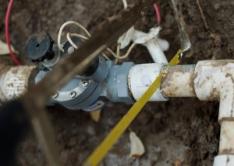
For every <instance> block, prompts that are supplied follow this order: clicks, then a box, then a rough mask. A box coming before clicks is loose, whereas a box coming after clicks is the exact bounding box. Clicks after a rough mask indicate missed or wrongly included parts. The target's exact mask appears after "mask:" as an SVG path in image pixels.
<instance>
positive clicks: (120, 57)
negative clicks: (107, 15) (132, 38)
mask: <svg viewBox="0 0 234 166" xmlns="http://www.w3.org/2000/svg"><path fill="white" fill-rule="evenodd" d="M123 1H125V2H126V0H123ZM126 4H127V2H126ZM70 24H74V25H76V26H78V27H79V28H81V29H82V30H83V31H84V32H85V33H86V35H87V37H86V36H84V35H81V34H78V33H67V35H66V37H67V40H68V42H69V43H70V44H71V45H72V47H74V48H75V49H78V47H77V45H76V44H75V43H74V42H73V41H72V39H71V36H76V37H79V38H81V39H84V40H88V39H89V37H91V34H90V33H89V31H88V30H87V29H86V28H85V27H84V26H83V25H81V24H80V23H78V22H75V21H67V22H65V23H64V24H63V25H62V26H61V27H60V29H59V32H58V38H57V43H58V48H59V49H60V50H61V51H64V49H63V46H62V44H61V37H62V33H63V30H64V28H65V27H66V26H68V25H70ZM135 45H136V43H132V44H131V46H130V47H129V49H128V50H127V52H126V54H124V55H122V56H120V46H119V45H117V51H116V53H114V52H113V51H112V50H111V49H110V48H107V49H106V50H107V51H108V52H109V53H110V54H111V55H112V56H113V57H115V58H116V60H119V59H126V58H127V57H128V56H129V54H130V53H131V51H132V49H133V48H134V47H135ZM102 56H103V57H105V58H106V59H109V57H108V56H107V55H106V54H105V53H102Z"/></svg>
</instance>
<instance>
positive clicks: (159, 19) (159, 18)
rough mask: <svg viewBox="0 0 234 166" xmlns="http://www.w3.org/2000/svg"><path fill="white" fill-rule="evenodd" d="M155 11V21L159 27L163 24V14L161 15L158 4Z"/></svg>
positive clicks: (155, 5)
mask: <svg viewBox="0 0 234 166" xmlns="http://www.w3.org/2000/svg"><path fill="white" fill-rule="evenodd" d="M153 6H154V11H155V19H156V22H157V24H158V25H160V23H161V14H160V7H159V5H158V4H157V3H154V5H153Z"/></svg>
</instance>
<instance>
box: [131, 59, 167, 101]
mask: <svg viewBox="0 0 234 166" xmlns="http://www.w3.org/2000/svg"><path fill="white" fill-rule="evenodd" d="M162 67H163V65H162V64H158V63H150V64H139V65H135V66H133V67H132V68H131V69H130V71H129V74H128V86H129V90H130V92H131V93H132V96H133V97H134V99H135V100H138V99H139V98H140V97H141V96H142V95H143V94H144V93H145V91H146V90H147V88H148V87H149V86H150V85H151V84H152V83H153V81H154V80H155V79H156V78H157V76H158V75H159V73H160V71H161V69H162ZM166 100H167V99H166V98H165V97H163V95H162V94H161V90H157V91H156V92H155V93H154V94H153V96H152V97H151V99H150V101H166Z"/></svg>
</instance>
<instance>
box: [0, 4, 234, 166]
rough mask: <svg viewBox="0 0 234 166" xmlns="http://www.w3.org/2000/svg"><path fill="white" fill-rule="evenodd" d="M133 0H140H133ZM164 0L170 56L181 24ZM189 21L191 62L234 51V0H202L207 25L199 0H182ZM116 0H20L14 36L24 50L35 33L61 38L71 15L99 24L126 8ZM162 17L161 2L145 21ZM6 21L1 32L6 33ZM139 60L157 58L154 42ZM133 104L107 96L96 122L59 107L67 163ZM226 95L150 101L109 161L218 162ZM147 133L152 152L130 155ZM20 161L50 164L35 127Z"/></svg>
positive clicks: (164, 165) (54, 113)
mask: <svg viewBox="0 0 234 166" xmlns="http://www.w3.org/2000/svg"><path fill="white" fill-rule="evenodd" d="M129 2H131V3H133V2H134V0H132V1H129ZM158 2H159V3H160V6H161V15H162V25H161V26H162V32H161V36H162V37H163V38H165V39H167V40H168V41H169V42H170V45H171V47H170V50H169V51H168V52H167V55H168V58H170V57H171V56H172V55H173V54H174V53H175V51H176V50H177V49H178V47H179V43H178V42H179V39H178V37H179V36H178V33H177V32H178V30H177V27H176V23H175V19H174V14H173V11H172V9H171V8H170V5H169V1H163V0H161V1H158ZM179 2H180V6H181V8H180V9H181V10H182V13H183V16H184V19H185V22H186V24H187V31H188V33H189V36H190V39H191V42H192V50H191V51H190V52H189V53H188V54H187V55H186V57H185V58H184V59H183V63H184V64H188V63H196V62H197V61H198V60H203V59H227V58H229V59H231V58H233V52H234V47H233V46H232V45H233V42H234V31H233V30H234V27H233V23H234V15H233V6H234V3H233V2H231V1H230V0H223V1H220V0H200V4H201V8H202V9H203V12H204V16H205V19H206V20H205V21H206V22H207V25H208V27H206V26H205V23H204V20H203V19H202V16H201V13H200V11H199V8H198V5H197V3H196V1H195V0H180V1H179ZM0 8H1V9H0V18H1V19H0V20H3V19H2V18H3V16H4V11H5V9H6V1H4V0H0ZM122 8H123V7H122V4H121V1H116V0H99V1H96V0H76V1H75V0H57V1H53V0H40V1H29V0H18V1H15V3H14V8H13V11H12V19H11V38H12V43H13V45H14V46H15V48H16V49H17V50H18V51H19V52H20V54H21V57H22V58H23V57H24V56H25V52H24V47H25V43H26V41H27V39H28V37H29V36H30V35H32V34H34V33H41V32H43V31H47V32H49V33H50V34H51V35H52V37H53V38H54V39H56V34H57V31H58V28H59V26H60V25H61V24H62V23H63V22H65V21H67V20H78V21H79V22H81V23H82V24H83V25H84V26H86V27H87V28H88V29H89V30H90V31H91V32H92V31H93V30H94V29H95V27H96V26H97V25H98V24H99V23H100V22H102V21H103V20H105V19H107V18H108V17H111V16H113V15H115V14H117V13H118V12H120V11H121V10H122ZM154 25H155V20H154V13H153V9H148V11H147V13H145V17H143V18H142V19H140V20H139V21H138V23H137V27H138V28H139V29H142V30H145V31H147V30H149V28H150V27H152V26H154ZM3 26H4V23H3V21H1V23H0V37H1V39H3V36H4V35H3ZM130 57H131V58H130V60H133V61H134V62H135V63H143V62H152V60H151V58H150V56H149V54H148V52H147V50H146V49H145V48H143V47H137V48H136V49H135V50H134V51H133V52H132V53H131V55H130ZM129 108H130V106H127V105H122V104H111V103H107V104H106V106H105V107H104V109H103V111H102V116H101V120H100V122H98V123H95V122H94V121H92V120H91V118H90V116H89V114H87V113H85V112H81V111H68V110H63V109H61V108H52V109H50V110H49V114H50V117H51V120H52V123H53V124H54V127H55V129H56V138H57V142H58V144H59V145H60V159H61V161H62V163H63V164H64V165H67V166H71V165H72V166H73V165H81V163H82V162H83V161H84V160H85V158H86V157H87V156H88V154H90V153H91V152H92V151H93V150H94V149H95V147H97V145H98V144H99V143H100V142H101V141H102V140H103V138H104V137H105V136H106V135H107V134H108V132H109V131H110V130H111V128H112V127H113V126H114V125H115V124H116V122H118V120H119V119H120V118H121V117H122V116H123V115H124V114H125V113H126V112H127V110H128V109H129ZM217 119H218V103H216V102H201V101H198V100H197V99H188V98H183V99H181V98H180V99H170V100H169V101H168V102H164V103H149V104H147V105H146V106H145V108H144V109H143V111H142V112H141V113H140V115H139V116H138V117H137V119H136V120H135V121H134V123H133V124H132V125H131V126H130V128H129V130H128V131H127V132H125V134H124V135H123V136H122V137H121V139H120V140H119V142H118V143H117V144H116V145H115V146H114V147H113V149H112V150H111V152H110V153H109V154H108V155H107V157H106V158H105V159H104V161H103V163H102V164H101V165H108V166H109V165H116V166H118V165H133V166H138V165H145V166H148V165H149V166H151V165H159V166H170V165H176V164H177V165H178V163H179V164H180V165H185V166H187V165H189V166H197V165H202V166H210V165H212V163H213V159H214V157H215V156H216V155H217V152H218V142H219V124H218V122H217ZM130 130H132V131H135V132H136V133H137V135H138V136H139V137H140V138H141V139H142V141H143V143H144V145H145V147H146V153H145V155H144V156H143V157H141V158H139V159H132V158H129V151H130V149H129V146H130V143H129V131H130ZM18 164H19V165H22V166H28V165H35V166H40V165H46V160H45V157H44V155H43V153H42V151H41V147H40V145H39V144H38V142H37V141H36V139H35V137H34V136H33V134H32V133H29V135H28V137H27V138H26V140H25V141H24V142H23V144H22V145H20V147H19V149H18Z"/></svg>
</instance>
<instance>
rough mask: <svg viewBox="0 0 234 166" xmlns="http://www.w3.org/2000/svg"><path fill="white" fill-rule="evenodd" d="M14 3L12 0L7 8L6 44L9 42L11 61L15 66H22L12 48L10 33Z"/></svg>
mask: <svg viewBox="0 0 234 166" xmlns="http://www.w3.org/2000/svg"><path fill="white" fill-rule="evenodd" d="M13 2H14V0H10V1H9V3H8V6H7V11H6V15H5V38H6V42H7V46H8V49H9V52H10V54H9V55H10V58H11V60H12V61H13V62H14V64H16V65H20V64H21V63H20V61H19V60H18V58H17V56H16V55H15V53H14V52H13V50H12V48H11V39H10V33H9V19H10V15H11V9H12V6H13Z"/></svg>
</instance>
